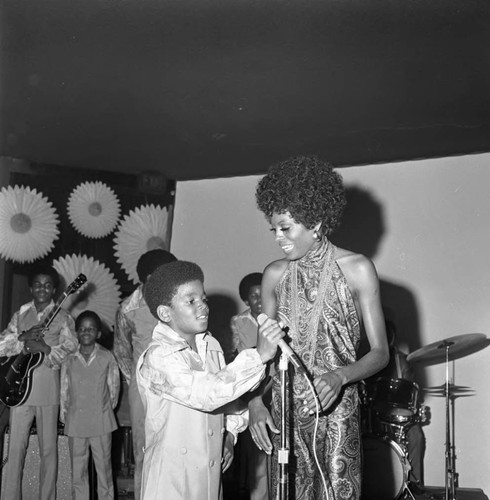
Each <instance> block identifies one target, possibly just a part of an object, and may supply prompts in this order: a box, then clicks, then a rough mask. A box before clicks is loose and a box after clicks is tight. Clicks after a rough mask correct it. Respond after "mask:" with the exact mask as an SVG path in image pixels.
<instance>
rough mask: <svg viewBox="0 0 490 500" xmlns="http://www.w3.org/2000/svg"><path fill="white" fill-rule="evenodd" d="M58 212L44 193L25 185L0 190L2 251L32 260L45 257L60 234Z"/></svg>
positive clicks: (19, 259)
mask: <svg viewBox="0 0 490 500" xmlns="http://www.w3.org/2000/svg"><path fill="white" fill-rule="evenodd" d="M58 223H59V220H58V215H57V214H56V210H55V209H54V208H53V205H52V203H51V202H49V201H48V199H47V198H46V197H43V195H42V193H38V192H37V191H36V190H35V189H31V188H30V187H24V186H21V187H19V186H14V187H12V186H9V187H7V188H2V190H1V192H0V255H1V256H2V257H3V258H4V259H6V260H13V261H16V262H33V261H34V260H36V259H39V258H41V257H44V256H45V255H46V254H48V253H49V251H50V250H51V249H52V248H53V244H54V241H55V240H56V239H58V237H59V231H58V227H57V226H58Z"/></svg>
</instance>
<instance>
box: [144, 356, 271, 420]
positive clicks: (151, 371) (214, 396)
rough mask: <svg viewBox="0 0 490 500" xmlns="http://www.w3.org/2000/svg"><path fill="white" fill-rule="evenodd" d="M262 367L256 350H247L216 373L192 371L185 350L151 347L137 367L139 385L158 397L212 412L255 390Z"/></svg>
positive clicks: (260, 377) (261, 375)
mask: <svg viewBox="0 0 490 500" xmlns="http://www.w3.org/2000/svg"><path fill="white" fill-rule="evenodd" d="M264 371H265V365H264V363H263V362H262V359H261V357H260V355H259V354H258V352H257V350H256V349H246V350H245V351H243V352H241V353H240V354H239V355H238V356H237V357H236V358H235V360H234V361H233V362H231V363H230V364H229V365H227V366H226V367H224V368H223V369H222V370H220V371H218V372H216V373H209V372H205V371H202V370H197V369H193V368H192V367H191V366H190V364H189V361H188V353H186V351H185V350H183V351H177V352H174V353H170V354H169V353H168V352H167V351H165V350H164V349H161V348H159V347H154V348H151V349H150V350H149V351H148V352H147V353H146V355H145V359H144V360H143V362H142V363H141V364H140V371H139V377H140V383H141V384H142V385H143V387H144V389H145V390H146V391H147V392H149V393H152V394H154V395H157V396H161V397H163V398H165V399H168V400H170V401H175V402H178V403H180V404H183V405H185V406H188V407H189V408H194V409H197V410H201V411H213V410H216V409H217V408H220V407H221V406H224V405H225V404H227V403H229V402H230V401H233V400H235V399H236V398H238V397H239V396H241V395H242V394H244V393H245V392H246V391H248V390H250V389H252V388H253V387H255V386H256V385H257V384H258V383H259V382H260V380H261V379H262V377H263V376H264Z"/></svg>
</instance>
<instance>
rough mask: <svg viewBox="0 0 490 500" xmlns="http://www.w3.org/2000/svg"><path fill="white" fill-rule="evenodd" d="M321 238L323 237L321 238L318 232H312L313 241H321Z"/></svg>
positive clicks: (316, 230)
mask: <svg viewBox="0 0 490 500" xmlns="http://www.w3.org/2000/svg"><path fill="white" fill-rule="evenodd" d="M322 237H323V236H322V234H321V233H320V232H319V231H318V229H315V230H314V231H313V239H314V240H315V241H322Z"/></svg>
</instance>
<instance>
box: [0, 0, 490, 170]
mask: <svg viewBox="0 0 490 500" xmlns="http://www.w3.org/2000/svg"><path fill="white" fill-rule="evenodd" d="M0 5H1V26H0V28H1V45H0V50H1V54H0V55H1V59H0V62H1V65H2V68H1V114H0V119H1V123H0V125H1V144H0V148H1V149H0V154H1V155H3V156H11V157H15V158H22V159H26V160H31V161H33V162H37V163H48V164H57V165H66V166H79V167H88V168H95V169H100V170H110V171H122V172H137V171H145V170H157V171H160V172H163V173H165V175H166V176H167V177H169V178H173V179H177V180H184V179H200V178H210V177H218V176H231V175H247V174H258V173H263V172H264V171H265V169H266V168H267V166H268V165H269V164H270V163H271V162H275V161H278V160H281V159H283V158H285V157H287V156H289V155H292V154H301V153H316V154H319V155H320V156H322V157H323V158H325V159H327V160H330V161H331V162H333V163H334V164H336V165H339V166H343V165H354V164H371V163H377V162H385V161H397V160H407V159H413V158H427V157H437V156H448V155H456V154H466V153H474V152H481V151H489V150H490V92H489V89H490V2H488V0H245V1H242V0H158V1H157V0H97V1H95V0H80V1H75V0H0Z"/></svg>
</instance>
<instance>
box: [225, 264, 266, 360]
mask: <svg viewBox="0 0 490 500" xmlns="http://www.w3.org/2000/svg"><path fill="white" fill-rule="evenodd" d="M261 281H262V273H251V274H247V275H246V276H245V277H244V278H243V279H242V280H241V281H240V284H239V285H238V292H239V294H240V298H241V299H242V300H243V302H245V304H246V305H247V307H248V308H247V309H246V310H245V311H243V312H242V313H240V314H237V315H236V316H233V317H232V318H231V324H230V326H231V331H232V332H233V341H232V344H233V350H234V351H236V352H242V351H243V350H244V349H248V348H250V347H255V346H256V345H257V331H258V329H259V324H258V323H257V316H258V315H259V314H260V313H261V312H262V303H261V301H260V283H261Z"/></svg>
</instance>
